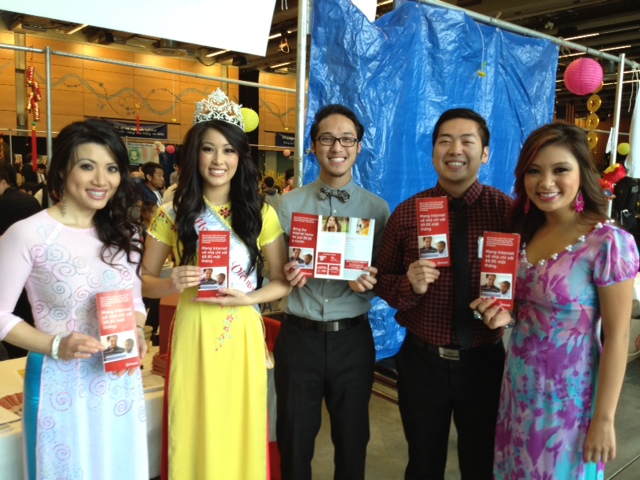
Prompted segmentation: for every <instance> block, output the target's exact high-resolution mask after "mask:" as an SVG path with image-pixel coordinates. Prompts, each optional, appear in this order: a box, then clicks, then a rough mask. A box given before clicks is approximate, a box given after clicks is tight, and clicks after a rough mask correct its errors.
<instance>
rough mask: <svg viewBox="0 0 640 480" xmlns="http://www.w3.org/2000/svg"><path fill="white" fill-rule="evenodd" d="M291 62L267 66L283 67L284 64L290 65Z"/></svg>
mask: <svg viewBox="0 0 640 480" xmlns="http://www.w3.org/2000/svg"><path fill="white" fill-rule="evenodd" d="M292 63H293V62H284V63H279V64H277V65H271V66H270V67H269V68H273V69H276V68H280V67H284V66H285V65H291V64H292Z"/></svg>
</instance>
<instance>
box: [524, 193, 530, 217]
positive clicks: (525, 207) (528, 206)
mask: <svg viewBox="0 0 640 480" xmlns="http://www.w3.org/2000/svg"><path fill="white" fill-rule="evenodd" d="M529 210H531V200H529V197H527V199H526V200H525V201H524V214H525V215H526V214H527V213H529Z"/></svg>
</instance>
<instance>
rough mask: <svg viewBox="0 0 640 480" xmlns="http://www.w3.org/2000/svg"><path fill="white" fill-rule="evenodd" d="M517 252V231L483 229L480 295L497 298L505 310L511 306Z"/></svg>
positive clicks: (518, 236)
mask: <svg viewBox="0 0 640 480" xmlns="http://www.w3.org/2000/svg"><path fill="white" fill-rule="evenodd" d="M519 254H520V235H518V234H517V233H498V232H485V233H484V241H483V245H482V264H481V267H480V296H481V297H485V298H487V297H489V298H491V297H493V298H496V299H498V302H499V303H500V305H502V307H503V308H505V309H506V310H513V300H514V293H513V292H514V291H515V288H516V276H517V272H518V259H519V256H520V255H519Z"/></svg>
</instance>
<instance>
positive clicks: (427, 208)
mask: <svg viewBox="0 0 640 480" xmlns="http://www.w3.org/2000/svg"><path fill="white" fill-rule="evenodd" d="M416 214H417V223H418V255H419V257H420V258H426V259H427V260H431V261H432V262H434V263H435V264H436V266H438V267H448V266H450V265H451V256H450V252H449V245H450V243H449V204H448V203H447V197H427V198H418V199H416Z"/></svg>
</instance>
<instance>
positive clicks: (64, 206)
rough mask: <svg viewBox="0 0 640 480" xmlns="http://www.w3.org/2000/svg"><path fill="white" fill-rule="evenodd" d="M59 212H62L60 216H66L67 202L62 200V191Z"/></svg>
mask: <svg viewBox="0 0 640 480" xmlns="http://www.w3.org/2000/svg"><path fill="white" fill-rule="evenodd" d="M58 203H59V204H60V211H61V212H62V216H63V217H64V216H65V215H66V214H67V202H66V201H65V199H64V190H62V191H61V192H60V202H58Z"/></svg>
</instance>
